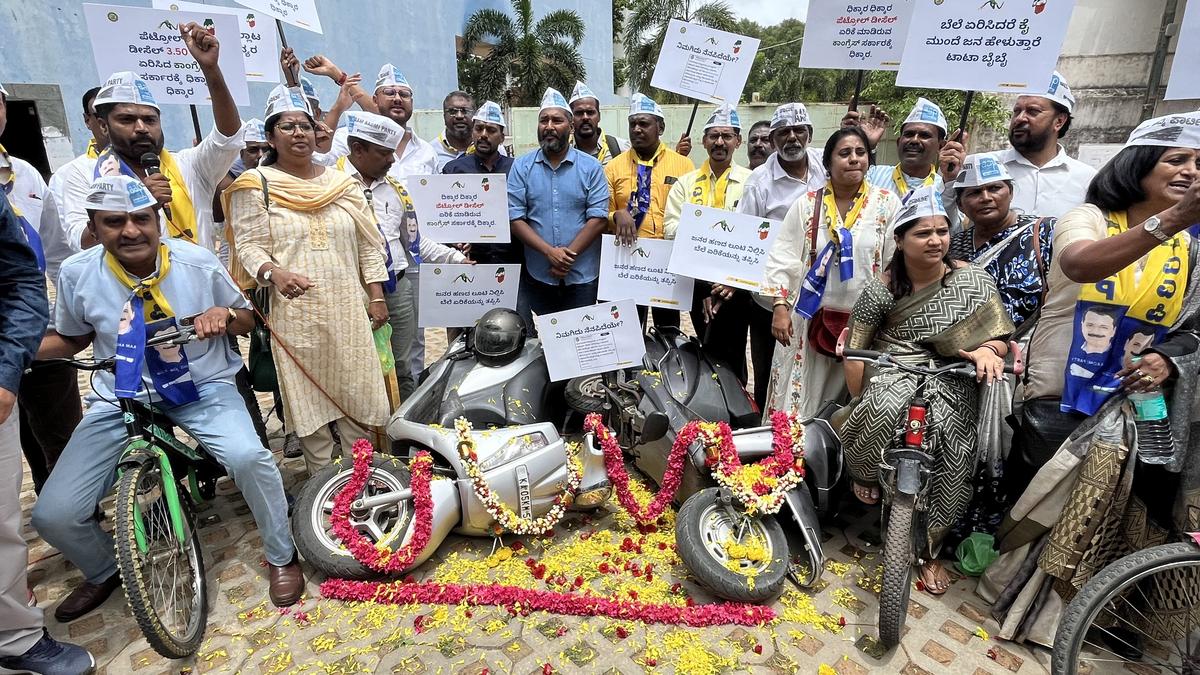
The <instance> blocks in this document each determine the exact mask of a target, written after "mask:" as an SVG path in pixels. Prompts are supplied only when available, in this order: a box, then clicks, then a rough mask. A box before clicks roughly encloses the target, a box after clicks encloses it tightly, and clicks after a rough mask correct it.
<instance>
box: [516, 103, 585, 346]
mask: <svg viewBox="0 0 1200 675" xmlns="http://www.w3.org/2000/svg"><path fill="white" fill-rule="evenodd" d="M570 137H571V109H570V108H569V107H567V99H566V98H564V97H563V95H562V94H561V93H559V92H558V91H556V90H554V89H547V90H546V93H545V94H544V95H543V96H542V106H541V109H540V110H539V111H538V144H539V147H538V149H537V150H534V151H533V152H531V153H529V154H526V155H524V156H522V157H519V158H517V160H516V161H515V162H513V166H512V169H510V170H509V172H508V217H509V220H510V222H511V224H512V231H513V236H514V237H516V239H517V240H519V241H520V242H521V243H522V244H524V245H525V265H524V266H523V267H522V268H521V292H520V294H519V296H518V298H517V312H518V313H519V314H520V315H521V316H522V317H523V318H524V319H525V324H526V326H528V327H529V328H530V329H532V328H533V326H534V324H533V319H532V315H533V314H538V315H542V314H549V313H552V312H559V311H562V310H566V309H574V308H576V307H583V306H585V305H592V304H595V302H596V291H597V288H598V286H599V280H600V234H601V233H602V232H604V230H605V228H606V227H607V226H608V181H607V180H605V176H604V168H603V167H602V166H600V162H598V161H596V160H595V159H594V158H592V157H591V156H590V155H588V154H587V153H584V152H581V151H580V150H578V149H577V148H573V147H571V144H570Z"/></svg>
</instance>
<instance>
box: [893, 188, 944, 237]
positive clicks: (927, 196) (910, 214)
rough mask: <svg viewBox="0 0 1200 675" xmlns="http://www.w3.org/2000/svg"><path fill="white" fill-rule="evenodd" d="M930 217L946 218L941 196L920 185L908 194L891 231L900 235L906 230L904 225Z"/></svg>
mask: <svg viewBox="0 0 1200 675" xmlns="http://www.w3.org/2000/svg"><path fill="white" fill-rule="evenodd" d="M931 216H942V217H943V218H945V217H946V209H945V208H944V207H943V206H942V194H941V193H940V192H938V191H937V190H936V189H934V187H933V186H932V185H922V186H921V187H919V188H917V189H915V190H913V191H912V192H910V193H908V199H906V200H905V201H904V205H903V206H901V207H900V211H899V212H898V213H897V214H896V218H895V220H894V221H893V222H894V223H895V225H894V226H893V230H894V231H895V232H896V233H897V234H902V233H903V231H904V230H906V229H908V228H906V227H904V225H905V224H906V223H912V222H915V221H917V220H919V219H921V218H928V217H931Z"/></svg>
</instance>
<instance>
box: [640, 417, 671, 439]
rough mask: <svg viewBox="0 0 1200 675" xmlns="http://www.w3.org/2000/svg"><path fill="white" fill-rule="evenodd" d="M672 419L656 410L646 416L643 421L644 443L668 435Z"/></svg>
mask: <svg viewBox="0 0 1200 675" xmlns="http://www.w3.org/2000/svg"><path fill="white" fill-rule="evenodd" d="M669 426H670V421H669V420H668V419H667V416H666V414H665V413H663V412H660V411H657V410H656V411H654V412H652V413H650V414H649V415H647V416H646V421H645V422H643V423H642V443H652V442H654V441H657V440H658V439H660V438H662V437H663V436H666V435H667V429H668V427H669Z"/></svg>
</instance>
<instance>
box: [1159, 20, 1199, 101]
mask: <svg viewBox="0 0 1200 675" xmlns="http://www.w3.org/2000/svg"><path fill="white" fill-rule="evenodd" d="M1180 25H1181V26H1182V28H1181V29H1180V30H1179V42H1178V43H1177V44H1176V45H1175V57H1174V60H1173V61H1171V76H1170V78H1168V79H1167V94H1166V96H1164V97H1163V98H1164V99H1166V100H1168V101H1174V100H1177V99H1181V98H1200V68H1197V67H1196V64H1200V34H1198V33H1200V2H1195V0H1193V1H1192V2H1189V3H1188V4H1187V7H1185V8H1184V10H1183V21H1182V23H1181V24H1180Z"/></svg>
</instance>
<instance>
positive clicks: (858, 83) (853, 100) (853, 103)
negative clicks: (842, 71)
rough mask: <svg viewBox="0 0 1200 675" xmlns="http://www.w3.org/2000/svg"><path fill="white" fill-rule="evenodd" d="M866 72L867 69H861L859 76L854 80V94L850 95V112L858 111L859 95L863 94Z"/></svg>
mask: <svg viewBox="0 0 1200 675" xmlns="http://www.w3.org/2000/svg"><path fill="white" fill-rule="evenodd" d="M865 74H866V71H865V70H862V69H859V71H858V77H857V78H855V80H854V96H851V97H850V108H849V110H850V112H857V111H858V97H859V96H861V95H862V88H863V76H864V75H865Z"/></svg>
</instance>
